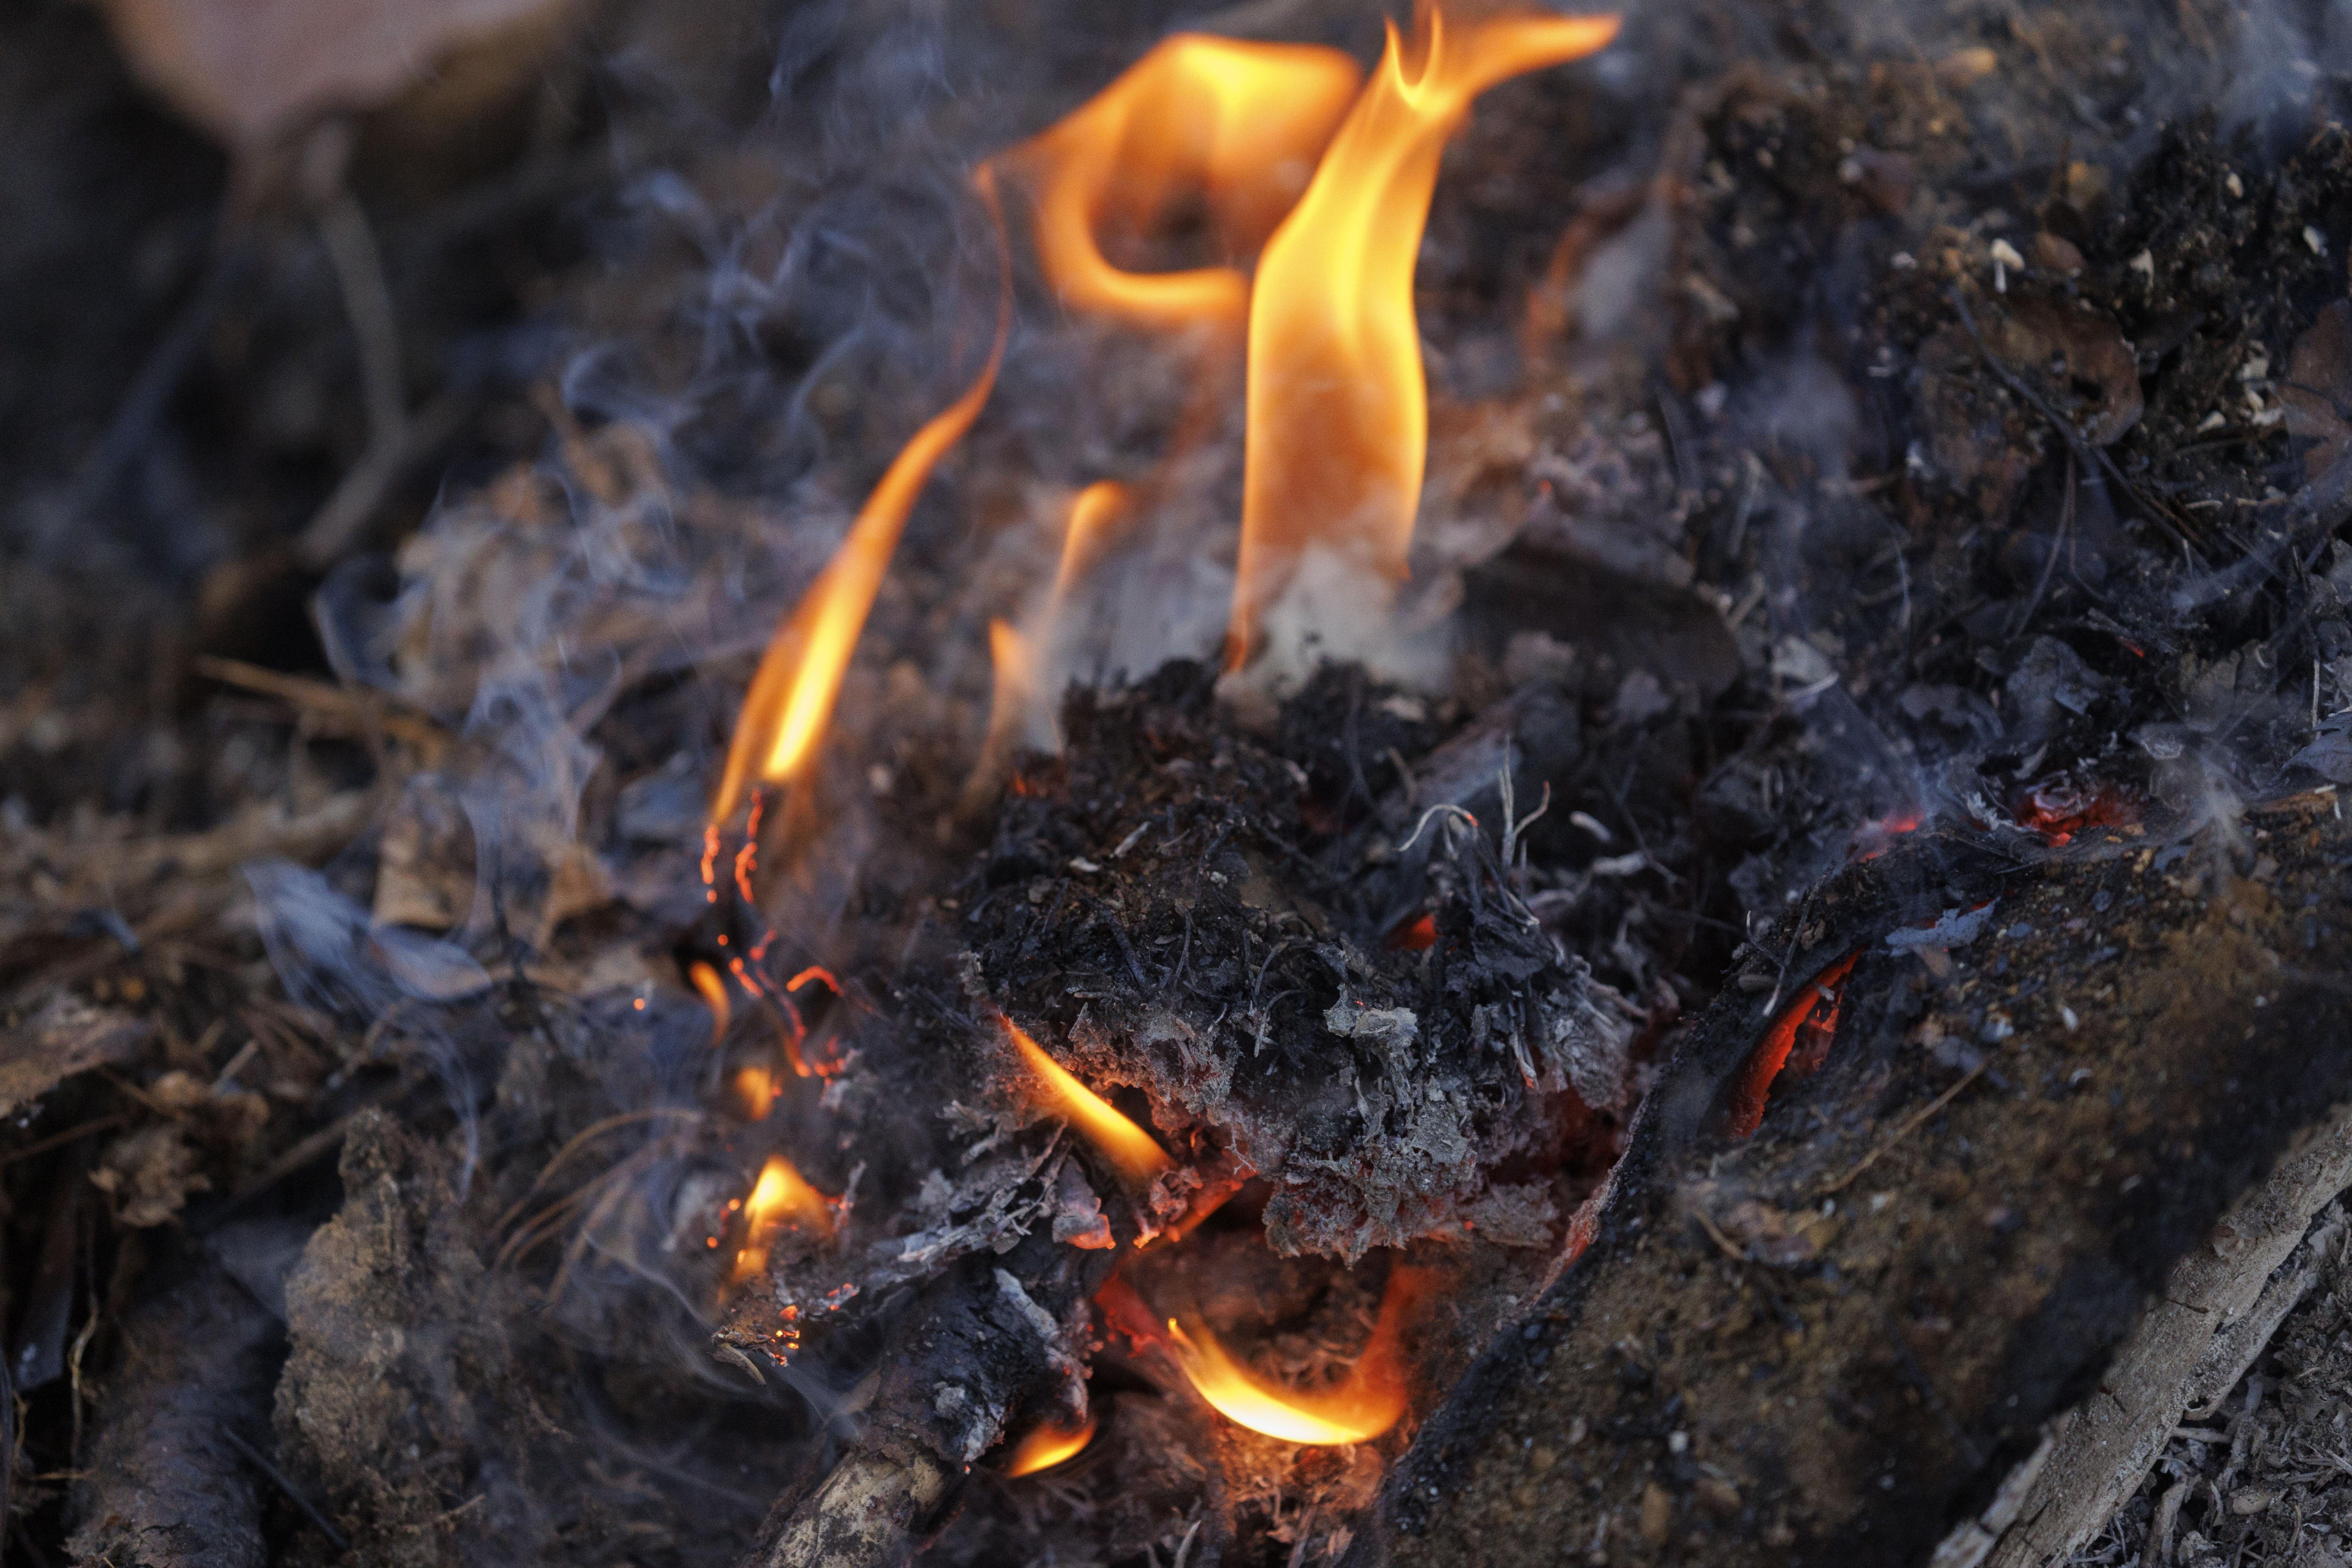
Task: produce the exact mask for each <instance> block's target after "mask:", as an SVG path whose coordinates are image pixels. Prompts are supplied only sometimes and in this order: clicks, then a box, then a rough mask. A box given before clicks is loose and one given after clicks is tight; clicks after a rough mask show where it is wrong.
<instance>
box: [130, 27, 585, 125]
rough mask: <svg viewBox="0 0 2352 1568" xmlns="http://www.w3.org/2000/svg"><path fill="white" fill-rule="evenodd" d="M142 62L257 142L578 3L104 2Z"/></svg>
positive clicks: (192, 111) (155, 83)
mask: <svg viewBox="0 0 2352 1568" xmlns="http://www.w3.org/2000/svg"><path fill="white" fill-rule="evenodd" d="M101 3H102V4H103V5H104V7H105V11H106V16H107V20H108V21H109V22H110V24H112V26H113V28H114V36H115V38H116V40H117V41H118V42H120V43H121V46H122V52H123V53H124V54H125V55H126V56H127V57H129V58H130V61H131V68H132V69H133V70H135V71H136V72H137V73H138V75H139V76H140V78H141V79H143V80H144V81H145V82H146V83H147V84H148V85H149V86H150V87H152V88H153V89H155V90H156V91H158V92H160V93H162V94H163V96H164V97H165V98H167V99H169V100H171V101H172V103H173V107H175V108H177V109H178V110H180V112H181V113H183V114H184V115H186V116H187V117H188V118H189V119H190V120H193V121H195V122H196V123H197V124H198V125H200V126H202V127H204V128H205V130H206V131H208V132H211V133H212V134H213V135H215V136H216V137H218V138H219V139H220V140H222V141H224V142H228V143H229V144H230V145H232V146H241V147H253V146H258V145H261V144H264V143H266V142H270V141H272V140H273V139H275V138H276V137H277V136H278V135H279V134H280V133H281V132H285V131H287V130H289V129H290V128H292V127H293V126H296V125H298V124H299V123H300V122H301V121H304V120H306V119H309V118H310V117H312V116H314V115H317V114H320V113H321V112H323V111H325V110H331V109H366V108H370V107H372V106H373V105H376V104H380V103H384V102H387V101H389V100H392V99H393V98H394V97H397V96H398V95H399V94H400V93H401V92H402V91H403V90H404V89H406V88H408V87H410V86H411V85H412V84H414V83H415V82H417V81H419V80H421V79H424V78H425V75H426V73H428V72H429V71H430V70H431V69H432V68H433V67H434V66H435V65H436V63H438V62H439V61H440V60H442V59H443V58H446V56H448V55H449V54H451V53H452V52H454V51H455V50H457V49H458V48H459V47H463V46H466V45H469V44H476V43H479V42H482V41H484V40H486V39H488V38H489V37H491V36H493V35H496V34H500V33H505V32H508V31H509V29H517V30H519V29H521V28H523V27H526V26H531V25H534V24H537V25H545V24H548V23H551V22H552V20H553V19H554V18H555V17H556V16H559V15H561V13H562V11H564V10H565V9H566V8H567V6H568V0H101Z"/></svg>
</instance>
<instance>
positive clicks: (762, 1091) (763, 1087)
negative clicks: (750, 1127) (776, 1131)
mask: <svg viewBox="0 0 2352 1568" xmlns="http://www.w3.org/2000/svg"><path fill="white" fill-rule="evenodd" d="M783 1092H784V1090H783V1087H782V1085H781V1084H779V1083H777V1082H776V1075H775V1074H774V1073H772V1072H770V1071H769V1070H768V1069H767V1068H742V1069H740V1071H738V1072H737V1073H736V1074H735V1095H736V1098H737V1099H739V1100H741V1101H742V1102H743V1115H744V1117H745V1118H746V1119H747V1120H749V1121H765V1120H766V1119H767V1115H768V1112H769V1111H771V1110H774V1109H775V1107H776V1097H777V1096H778V1095H780V1094H782V1093H783Z"/></svg>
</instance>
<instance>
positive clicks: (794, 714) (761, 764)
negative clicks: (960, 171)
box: [710, 164, 1013, 822]
mask: <svg viewBox="0 0 2352 1568" xmlns="http://www.w3.org/2000/svg"><path fill="white" fill-rule="evenodd" d="M974 184H975V185H976V186H977V188H978V190H979V192H980V195H981V196H982V200H983V201H984V202H985V203H986V204H987V205H988V209H989V216H990V217H991V218H992V220H996V221H995V229H996V238H997V248H998V252H999V255H998V261H999V264H1000V276H1001V278H1002V279H1003V282H1002V285H1001V287H1000V288H999V289H998V291H997V300H996V335H995V337H994V339H993V340H992V342H991V343H990V345H989V350H988V360H987V363H985V364H983V365H982V367H981V372H980V374H979V376H978V377H976V378H975V379H974V380H973V382H972V384H971V385H970V386H968V387H966V388H965V389H964V393H963V395H962V396H961V397H959V398H957V399H956V400H955V401H954V402H953V403H951V404H950V405H948V406H947V407H946V408H944V409H942V410H941V411H940V413H938V414H936V415H934V416H932V417H931V418H930V420H929V422H928V423H926V424H925V425H924V426H923V427H922V428H921V429H919V430H918V431H916V432H915V435H914V438H913V439H912V440H910V441H908V443H907V444H906V446H905V447H901V448H900V449H899V452H898V456H897V457H896V458H892V459H891V462H890V467H889V468H887V470H885V471H884V473H883V475H882V479H881V482H880V483H878V484H877V485H876V486H875V487H874V490H873V493H872V494H871V495H869V496H867V497H866V505H865V508H864V509H863V510H860V511H859V512H858V514H857V521H856V522H855V523H853V524H852V525H851V526H850V530H849V536H848V537H847V538H846V539H844V540H843V541H842V542H841V548H840V549H838V550H836V551H835V552H834V556H833V559H832V560H831V561H829V562H827V563H825V567H824V571H823V572H821V573H819V574H817V579H816V581H815V582H814V583H812V584H809V588H808V592H807V593H805V594H803V595H801V601H800V603H799V604H798V605H794V606H793V613H792V614H791V615H790V616H787V617H786V618H785V621H784V624H783V625H782V626H780V627H778V628H777V630H776V635H775V637H774V639H773V640H772V641H771V642H770V643H769V644H768V651H767V652H766V653H765V654H763V655H761V658H760V668H759V669H758V671H757V672H756V673H754V674H753V676H752V677H751V689H750V690H749V691H748V692H746V693H745V694H744V698H743V710H742V713H741V715H740V717H739V718H738V719H737V720H736V722H735V735H734V739H733V740H732V741H731V742H730V743H729V746H728V749H727V767H726V771H725V772H724V773H722V774H721V775H720V777H719V792H718V795H716V796H715V797H714V799H713V800H712V803H711V808H710V816H711V820H712V821H713V822H724V821H726V820H727V819H728V818H730V817H731V816H734V815H735V807H736V805H737V804H738V803H739V802H740V800H741V799H742V796H743V791H744V789H745V788H746V786H747V785H749V784H751V781H752V779H753V777H754V776H755V775H756V776H757V777H758V778H759V780H760V781H761V782H762V783H767V784H780V783H784V782H787V781H789V780H792V779H794V778H797V777H798V776H799V775H800V773H801V772H802V770H803V769H804V768H805V767H807V765H808V763H809V761H810V759H811V758H812V757H813V756H814V754H815V752H816V747H817V742H820V741H822V740H823V739H824V731H825V727H826V726H827V724H829V723H830V722H831V721H832V718H833V705H834V701H835V699H837V698H838V697H839V696H840V695H841V679H842V677H843V676H844V675H845V674H846V673H847V672H848V669H849V658H850V655H851V653H852V652H854V651H855V650H856V647H857V637H858V634H859V633H861V632H863V631H864V630H865V629H866V615H867V613H868V612H869V611H871V610H872V609H873V607H874V596H875V595H876V594H877V593H878V592H880V590H881V587H882V578H883V574H885V573H886V572H887V571H888V569H889V566H890V557H891V555H892V554H893V553H895V552H897V550H898V534H899V532H900V531H901V530H902V529H904V528H905V527H906V523H907V514H908V512H910V511H912V510H914V506H915V499H916V497H918V496H919V495H920V494H921V493H922V489H923V486H924V484H925V482H926V481H928V480H929V479H930V477H931V469H932V468H935V467H936V466H938V463H939V460H940V458H943V457H945V456H946V455H947V453H948V450H949V449H950V447H953V446H954V445H955V444H956V443H957V442H958V441H961V439H963V435H964V432H965V431H967V430H969V429H971V423H972V421H973V420H975V419H977V418H979V417H980V410H981V407H982V405H983V404H985V403H987V401H988V395H989V393H990V392H991V391H992V389H993V388H994V387H995V385H996V371H997V367H998V365H1000V364H1001V363H1003V359H1004V340H1005V336H1006V334H1007V333H1008V332H1009V331H1011V330H1012V324H1013V286H1012V278H1013V273H1012V262H1011V258H1010V257H1009V256H1008V255H1006V254H1005V253H1004V231H1003V221H1002V219H1001V217H1000V216H999V214H998V211H997V200H996V184H995V179H994V176H993V174H992V173H991V171H990V169H989V167H988V165H986V164H982V166H981V167H980V168H979V169H978V170H977V171H976V172H975V174H974Z"/></svg>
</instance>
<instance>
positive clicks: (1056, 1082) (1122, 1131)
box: [1004, 1018, 1173, 1186]
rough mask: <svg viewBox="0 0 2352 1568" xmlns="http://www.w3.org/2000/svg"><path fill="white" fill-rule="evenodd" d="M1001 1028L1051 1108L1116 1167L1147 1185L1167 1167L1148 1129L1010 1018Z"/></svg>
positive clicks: (1165, 1160) (1160, 1150)
mask: <svg viewBox="0 0 2352 1568" xmlns="http://www.w3.org/2000/svg"><path fill="white" fill-rule="evenodd" d="M1004 1032H1005V1033H1006V1034H1007V1035H1008V1036H1010V1037H1012V1040H1013V1047H1014V1048H1015V1049H1017V1050H1018V1051H1020V1053H1021V1059H1022V1060H1024V1061H1025V1062H1027V1063H1028V1064H1029V1067H1030V1070H1031V1071H1033V1072H1034V1073H1035V1074H1036V1075H1037V1077H1038V1079H1039V1080H1040V1081H1041V1082H1043V1083H1044V1085H1045V1090H1046V1098H1047V1099H1048V1100H1050V1101H1051V1103H1052V1105H1053V1108H1054V1110H1055V1111H1056V1112H1058V1113H1059V1114H1061V1115H1063V1116H1065V1117H1066V1118H1068V1119H1069V1120H1070V1121H1072V1122H1074V1123H1075V1124H1076V1126H1077V1128H1078V1130H1079V1131H1082V1132H1084V1133H1085V1134H1086V1135H1087V1140H1088V1141H1089V1142H1092V1143H1093V1144H1094V1146H1095V1147H1096V1148H1097V1149H1099V1150H1101V1151H1102V1152H1103V1155H1104V1157H1105V1158H1106V1159H1108V1160H1109V1161H1110V1163H1112V1164H1114V1165H1116V1166H1118V1170H1119V1173H1120V1174H1122V1175H1124V1176H1126V1177H1127V1178H1128V1179H1129V1180H1130V1181H1132V1182H1134V1183H1135V1184H1137V1185H1139V1186H1142V1185H1148V1184H1150V1181H1151V1179H1152V1178H1153V1177H1154V1176H1157V1175H1158V1174H1160V1172H1162V1171H1165V1170H1167V1169H1168V1168H1169V1167H1170V1166H1171V1164H1172V1163H1173V1162H1172V1161H1171V1160H1170V1159H1169V1158H1168V1155H1167V1152H1165V1151H1164V1150H1162V1149H1161V1148H1160V1145H1159V1144H1157V1143H1155V1142H1152V1141H1151V1135H1150V1133H1148V1132H1146V1131H1144V1130H1143V1129H1142V1128H1140V1127H1138V1126H1137V1125H1136V1124H1135V1123H1134V1122H1132V1121H1129V1120H1128V1119H1127V1118H1126V1117H1124V1116H1121V1115H1120V1114H1119V1113H1118V1111H1116V1110H1112V1109H1111V1105H1110V1102H1109V1101H1108V1100H1105V1099H1103V1097H1102V1096H1100V1095H1098V1094H1097V1093H1096V1092H1095V1091H1094V1090H1093V1089H1088V1088H1087V1086H1086V1085H1085V1084H1082V1083H1080V1082H1079V1081H1078V1080H1077V1079H1075V1078H1073V1077H1071V1076H1070V1073H1069V1070H1068V1069H1067V1068H1064V1067H1063V1066H1062V1064H1061V1063H1059V1062H1057V1061H1055V1059H1054V1058H1051V1057H1049V1056H1047V1055H1046V1054H1045V1050H1044V1048H1043V1047H1040V1046H1039V1045H1038V1044H1037V1042H1036V1041H1034V1040H1033V1039H1031V1038H1030V1037H1028V1036H1027V1035H1026V1034H1024V1033H1023V1032H1022V1029H1021V1026H1020V1025H1018V1024H1016V1023H1014V1022H1013V1020H1012V1019H1010V1018H1006V1019H1005V1020H1004Z"/></svg>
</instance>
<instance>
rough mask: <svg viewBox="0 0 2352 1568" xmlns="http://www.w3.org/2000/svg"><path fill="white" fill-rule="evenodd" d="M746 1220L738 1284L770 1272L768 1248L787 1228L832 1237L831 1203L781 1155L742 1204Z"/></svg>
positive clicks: (737, 1256)
mask: <svg viewBox="0 0 2352 1568" xmlns="http://www.w3.org/2000/svg"><path fill="white" fill-rule="evenodd" d="M743 1219H744V1223H745V1225H746V1226H747V1227H748V1228H747V1229H746V1231H745V1233H744V1241H743V1247H742V1249H741V1250H740V1251H739V1252H737V1253H736V1254H735V1274H734V1278H735V1279H737V1280H738V1281H739V1282H740V1281H741V1280H744V1279H750V1278H751V1276H753V1275H755V1274H757V1273H759V1272H760V1271H761V1269H763V1268H767V1266H768V1248H769V1247H770V1246H771V1245H772V1244H773V1243H774V1241H775V1238H776V1233H777V1232H778V1231H780V1230H782V1229H783V1228H784V1227H785V1226H793V1227H795V1228H798V1229H803V1230H813V1231H816V1232H818V1233H819V1234H821V1235H825V1236H830V1235H832V1234H833V1205H832V1203H831V1202H830V1201H829V1200H828V1199H827V1198H826V1197H825V1195H824V1194H823V1193H820V1192H818V1191H817V1190H816V1189H815V1188H814V1187H812V1186H810V1185H809V1184H808V1182H807V1181H806V1180H805V1179H804V1178H803V1176H802V1175H801V1173H799V1172H798V1171H795V1170H793V1163H792V1162H791V1161H789V1160H787V1159H785V1158H784V1157H783V1156H782V1154H771V1155H769V1156H768V1163H766V1164H764V1165H762V1166H761V1167H760V1179H759V1180H758V1181H757V1182H755V1183H753V1184H752V1186H751V1196H750V1197H748V1198H746V1199H744V1200H743Z"/></svg>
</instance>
